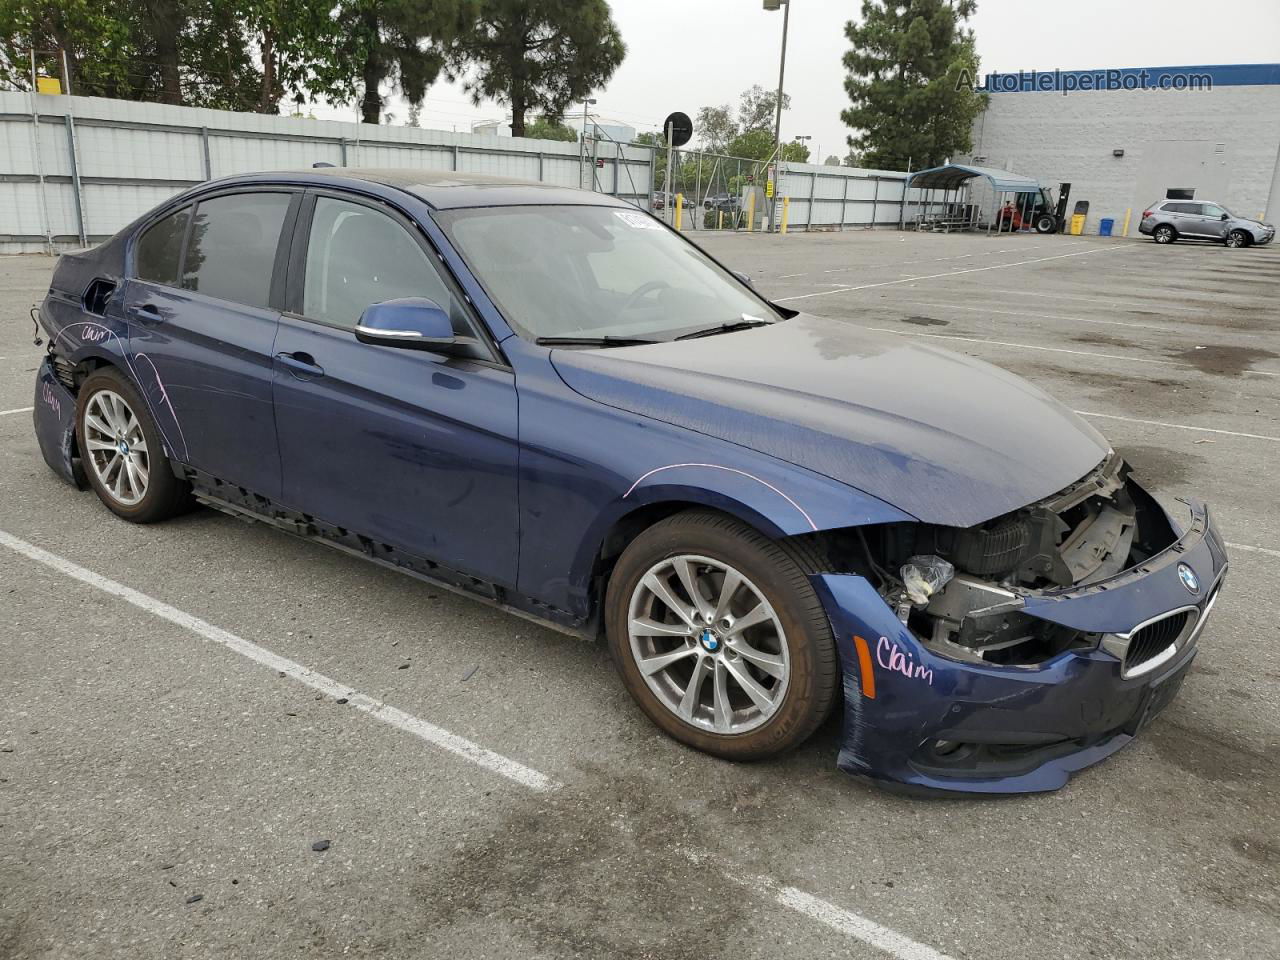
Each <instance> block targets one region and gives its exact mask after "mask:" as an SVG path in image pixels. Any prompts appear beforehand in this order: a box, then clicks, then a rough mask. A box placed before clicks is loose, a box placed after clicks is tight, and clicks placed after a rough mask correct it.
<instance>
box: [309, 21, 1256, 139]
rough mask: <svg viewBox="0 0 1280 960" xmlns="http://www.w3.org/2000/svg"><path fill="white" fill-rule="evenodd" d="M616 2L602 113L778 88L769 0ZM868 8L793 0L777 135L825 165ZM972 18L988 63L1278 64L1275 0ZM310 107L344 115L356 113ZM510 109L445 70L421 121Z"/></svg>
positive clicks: (655, 117) (661, 110) (776, 37)
mask: <svg viewBox="0 0 1280 960" xmlns="http://www.w3.org/2000/svg"><path fill="white" fill-rule="evenodd" d="M610 5H611V6H612V8H613V16H614V20H615V21H616V22H617V24H618V27H619V29H620V30H621V31H622V37H623V40H624V41H625V42H626V44H627V58H626V60H625V61H624V62H623V64H622V66H621V67H620V68H619V69H618V71H617V73H615V74H614V76H613V78H612V79H611V80H610V81H609V83H608V85H607V86H606V87H604V88H603V89H602V90H599V91H597V92H596V93H594V94H593V96H594V97H595V98H596V100H597V101H598V103H597V105H596V106H595V107H593V108H592V113H593V115H598V116H599V117H600V118H601V119H603V120H617V121H621V122H623V123H626V124H628V125H630V126H632V127H635V128H636V129H637V130H638V131H641V132H643V131H645V130H658V129H659V128H660V126H661V124H662V120H663V118H664V117H665V116H667V115H668V114H669V113H671V112H672V111H674V110H681V111H683V112H685V113H687V114H689V115H690V116H691V117H696V115H697V111H698V109H699V108H700V107H703V106H710V105H720V104H725V103H729V104H735V105H736V104H737V101H738V98H739V96H740V95H741V93H742V91H743V90H745V89H747V88H748V87H750V86H752V85H753V84H760V85H761V86H763V87H766V88H770V89H772V88H776V87H777V84H778V55H779V52H780V49H781V40H782V19H783V15H782V13H781V12H778V13H771V12H767V11H765V10H764V9H763V2H762V0H611V3H610ZM861 6H862V4H861V2H860V0H792V7H793V10H792V12H791V21H790V31H789V37H788V41H787V75H786V82H785V89H786V91H787V93H788V94H790V96H791V109H790V110H789V111H788V112H787V113H786V114H785V115H784V116H783V130H782V132H783V138H784V139H787V140H789V139H791V138H792V137H795V136H798V135H803V136H809V137H812V138H813V139H812V140H810V141H809V146H810V148H811V149H812V151H813V153H814V154H815V160H816V161H817V162H821V160H822V159H823V158H824V157H825V156H827V155H830V154H837V155H839V156H843V155H844V154H845V153H846V152H847V150H848V147H847V146H846V144H845V138H846V136H847V135H848V130H847V129H846V128H845V127H844V124H843V123H842V122H841V121H840V111H841V110H842V109H843V108H844V107H845V106H846V105H847V103H848V98H847V96H846V95H845V92H844V85H843V83H844V68H843V66H842V64H841V62H840V58H841V56H842V55H843V53H844V52H845V50H846V49H848V41H847V40H846V39H845V36H844V25H845V23H846V22H847V21H848V20H849V19H850V18H851V17H853V18H856V17H858V15H859V12H860V10H861ZM1210 8H1211V9H1212V15H1211V16H1210V15H1208V13H1207V11H1208V10H1209V9H1210ZM970 25H971V26H972V27H973V29H974V31H975V33H976V34H977V38H978V54H979V56H980V58H981V70H982V72H983V73H986V72H988V71H991V70H996V71H1001V72H1008V71H1017V70H1019V69H1026V70H1030V69H1039V70H1045V69H1048V70H1053V69H1055V68H1059V69H1062V70H1088V69H1096V68H1105V67H1146V66H1182V65H1196V64H1219V63H1272V62H1277V61H1280V0H1213V2H1212V3H1211V4H1210V3H1207V2H1206V0H978V12H977V14H976V15H975V16H974V17H973V18H972V20H971V21H970ZM388 109H389V110H390V111H391V112H392V113H393V114H394V115H395V119H394V121H393V122H395V123H403V122H404V121H405V120H406V119H407V117H408V111H407V109H406V107H405V105H404V103H403V102H402V101H400V100H399V99H398V98H397V99H395V100H393V101H392V103H391V104H390V105H389V106H388ZM314 112H315V115H316V116H317V117H320V118H323V119H348V118H354V116H355V112H356V111H355V109H354V108H352V109H350V110H346V109H332V108H327V107H316V108H314ZM504 116H506V110H505V108H504V107H503V106H502V105H500V104H496V103H492V102H489V103H486V104H482V105H481V106H480V107H474V106H472V105H471V104H470V102H469V100H468V98H467V96H466V94H465V93H464V92H463V91H462V89H461V87H460V86H457V85H454V84H450V83H446V82H443V81H442V82H439V83H437V84H436V85H435V86H433V87H432V88H431V90H430V91H429V92H428V94H427V100H426V103H425V104H424V107H423V111H422V116H421V121H420V122H421V124H422V126H424V127H434V128H438V129H445V130H450V129H455V128H456V129H457V130H460V131H466V130H470V129H471V124H472V123H473V122H475V121H478V120H489V119H502V118H503V117H504ZM695 137H696V131H695ZM819 151H820V152H819Z"/></svg>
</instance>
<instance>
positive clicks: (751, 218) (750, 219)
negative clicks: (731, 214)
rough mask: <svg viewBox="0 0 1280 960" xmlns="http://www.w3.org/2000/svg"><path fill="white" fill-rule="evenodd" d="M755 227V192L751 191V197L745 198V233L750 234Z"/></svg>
mask: <svg viewBox="0 0 1280 960" xmlns="http://www.w3.org/2000/svg"><path fill="white" fill-rule="evenodd" d="M755 225H756V192H755V191H754V190H752V191H751V196H749V197H747V233H750V232H751V231H752V230H753V229H754V228H755Z"/></svg>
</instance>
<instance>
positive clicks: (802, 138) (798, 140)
mask: <svg viewBox="0 0 1280 960" xmlns="http://www.w3.org/2000/svg"><path fill="white" fill-rule="evenodd" d="M812 139H813V136H812V134H807V133H806V134H804V135H796V136H794V137H792V138H791V142H792V143H800V144H803V143H804V142H805V141H806V140H812ZM809 159H810V161H812V160H813V155H812V154H810V156H809Z"/></svg>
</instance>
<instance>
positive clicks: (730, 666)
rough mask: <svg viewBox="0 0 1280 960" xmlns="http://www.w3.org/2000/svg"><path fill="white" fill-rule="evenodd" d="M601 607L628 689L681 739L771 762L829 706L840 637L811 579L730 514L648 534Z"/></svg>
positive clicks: (686, 519) (678, 521)
mask: <svg viewBox="0 0 1280 960" xmlns="http://www.w3.org/2000/svg"><path fill="white" fill-rule="evenodd" d="M605 603H606V611H605V619H606V629H607V633H608V637H609V645H610V649H611V651H612V653H613V657H614V661H615V662H616V664H617V666H618V669H619V671H620V672H621V674H622V680H623V683H624V684H625V685H626V687H627V690H628V692H629V693H630V694H631V695H632V697H634V698H635V700H636V702H637V703H638V704H639V705H640V708H641V709H642V710H644V712H645V713H646V714H647V715H648V716H649V718H650V719H651V720H652V721H653V722H654V723H656V724H657V725H658V726H659V727H660V728H661V729H662V730H663V731H664V732H666V733H667V734H668V735H669V736H671V737H673V738H674V739H676V740H679V741H681V742H682V743H686V744H689V745H690V746H693V747H696V748H697V749H699V750H703V751H706V752H707V753H711V754H714V755H716V756H719V757H724V758H726V759H731V760H757V759H762V758H764V757H770V756H775V755H777V754H780V753H784V752H785V751H787V750H790V749H792V748H793V747H796V746H798V745H799V744H801V743H803V742H804V741H805V740H806V739H808V737H809V736H810V735H811V734H812V733H813V731H814V730H815V729H817V727H818V725H819V724H820V723H821V722H822V721H823V719H824V718H825V717H826V716H827V713H828V712H829V711H830V709H831V705H832V704H833V703H834V701H835V696H836V692H837V689H838V684H839V668H838V666H837V663H836V650H835V641H834V639H833V638H832V635H831V627H830V623H829V621H828V620H827V616H826V613H825V611H824V610H823V608H822V605H821V603H820V602H819V600H818V597H817V595H816V594H815V593H814V591H813V587H812V586H811V585H810V583H809V580H808V577H807V576H806V575H805V574H804V572H803V570H801V568H800V566H799V564H798V563H797V562H796V560H795V559H794V558H793V557H792V555H791V554H790V553H788V552H787V551H786V550H784V549H782V548H781V547H780V546H779V545H778V544H776V543H774V542H773V541H771V540H769V539H768V538H766V537H764V536H762V535H761V534H760V533H758V532H756V531H755V530H752V529H751V528H750V527H748V526H746V525H745V524H742V523H739V522H738V521H736V520H734V519H732V518H729V517H725V516H721V515H719V514H714V513H705V512H701V511H694V512H689V513H682V514H677V515H676V516H674V517H670V518H668V519H666V520H663V521H661V522H660V523H657V524H655V525H654V526H652V527H650V528H649V529H648V530H646V531H644V532H643V533H642V534H640V535H639V536H638V537H637V538H636V539H635V540H634V541H632V543H631V544H630V546H628V547H627V549H626V551H625V552H624V553H623V554H622V557H621V558H620V559H619V560H618V563H617V566H616V567H615V568H614V571H613V575H612V576H611V577H610V580H609V588H608V594H607V597H606V601H605Z"/></svg>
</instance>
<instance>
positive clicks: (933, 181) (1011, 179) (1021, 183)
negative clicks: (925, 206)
mask: <svg viewBox="0 0 1280 960" xmlns="http://www.w3.org/2000/svg"><path fill="white" fill-rule="evenodd" d="M974 177H985V178H986V179H987V180H988V181H990V183H991V189H992V190H994V191H995V192H996V193H1039V192H1040V183H1039V181H1037V180H1032V179H1031V178H1030V177H1024V176H1022V174H1020V173H1012V172H1010V171H1008V170H997V169H996V168H995V167H972V166H969V165H968V164H964V163H948V164H947V165H946V166H944V167H931V168H930V169H928V170H920V171H917V172H916V173H913V174H911V175H910V176H908V177H907V189H908V190H909V189H911V188H912V187H918V188H919V189H921V190H955V189H956V188H957V187H959V186H960V185H961V184H963V183H965V182H967V181H969V180H972V179H973V178H974Z"/></svg>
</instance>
